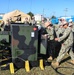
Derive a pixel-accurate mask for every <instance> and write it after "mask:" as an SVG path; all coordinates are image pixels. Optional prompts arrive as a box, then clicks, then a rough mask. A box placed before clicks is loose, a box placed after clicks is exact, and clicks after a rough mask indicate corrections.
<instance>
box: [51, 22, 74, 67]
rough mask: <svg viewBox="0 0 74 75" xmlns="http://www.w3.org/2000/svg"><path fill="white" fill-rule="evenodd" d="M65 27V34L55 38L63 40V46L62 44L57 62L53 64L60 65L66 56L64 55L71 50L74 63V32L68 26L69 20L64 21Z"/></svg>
mask: <svg viewBox="0 0 74 75" xmlns="http://www.w3.org/2000/svg"><path fill="white" fill-rule="evenodd" d="M63 27H64V28H65V31H64V33H63V36H61V37H59V38H55V41H59V42H62V46H61V50H60V52H59V55H58V57H57V59H56V62H55V63H53V62H52V65H53V66H56V67H58V66H59V63H60V62H61V60H62V58H63V57H64V55H65V54H66V53H67V52H68V51H69V54H70V56H71V59H72V61H71V63H73V64H74V53H73V51H72V46H73V32H72V30H71V28H70V27H69V26H68V23H67V22H64V23H63Z"/></svg>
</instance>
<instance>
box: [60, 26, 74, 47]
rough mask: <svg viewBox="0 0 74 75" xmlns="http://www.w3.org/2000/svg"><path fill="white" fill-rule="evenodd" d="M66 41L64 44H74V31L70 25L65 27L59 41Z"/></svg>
mask: <svg viewBox="0 0 74 75" xmlns="http://www.w3.org/2000/svg"><path fill="white" fill-rule="evenodd" d="M61 41H64V42H63V44H64V45H68V46H72V45H73V32H72V30H71V28H70V27H67V29H65V31H64V33H63V35H62V36H61V37H59V42H61Z"/></svg>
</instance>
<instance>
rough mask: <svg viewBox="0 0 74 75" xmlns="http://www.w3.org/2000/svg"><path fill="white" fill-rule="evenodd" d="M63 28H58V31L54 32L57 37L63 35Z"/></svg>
mask: <svg viewBox="0 0 74 75" xmlns="http://www.w3.org/2000/svg"><path fill="white" fill-rule="evenodd" d="M64 31H65V29H64V28H59V29H58V31H57V32H56V34H57V37H60V35H63V33H64Z"/></svg>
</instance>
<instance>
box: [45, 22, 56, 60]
mask: <svg viewBox="0 0 74 75" xmlns="http://www.w3.org/2000/svg"><path fill="white" fill-rule="evenodd" d="M45 27H46V31H47V33H48V34H45V36H46V37H47V38H48V54H49V58H48V60H52V59H53V58H54V55H55V44H54V35H55V34H54V28H53V25H52V24H51V22H45Z"/></svg>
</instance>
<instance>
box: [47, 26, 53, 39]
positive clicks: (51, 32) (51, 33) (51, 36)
mask: <svg viewBox="0 0 74 75" xmlns="http://www.w3.org/2000/svg"><path fill="white" fill-rule="evenodd" d="M46 31H47V33H48V38H49V39H50V40H53V39H54V28H53V27H52V28H51V29H46Z"/></svg>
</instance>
